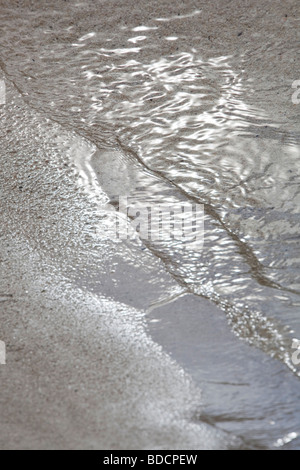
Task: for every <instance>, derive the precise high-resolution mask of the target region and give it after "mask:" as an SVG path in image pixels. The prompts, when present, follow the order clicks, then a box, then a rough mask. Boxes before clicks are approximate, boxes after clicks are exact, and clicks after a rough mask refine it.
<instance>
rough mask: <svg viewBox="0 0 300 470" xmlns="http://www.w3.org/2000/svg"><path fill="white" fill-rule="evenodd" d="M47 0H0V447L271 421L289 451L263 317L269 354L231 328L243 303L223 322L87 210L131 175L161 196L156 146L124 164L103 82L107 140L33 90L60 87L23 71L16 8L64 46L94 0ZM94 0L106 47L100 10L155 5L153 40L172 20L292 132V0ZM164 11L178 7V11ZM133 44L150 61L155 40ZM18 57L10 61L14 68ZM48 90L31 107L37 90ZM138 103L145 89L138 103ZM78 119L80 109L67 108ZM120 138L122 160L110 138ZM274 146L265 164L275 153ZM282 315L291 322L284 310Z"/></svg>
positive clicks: (295, 427) (251, 440)
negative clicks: (35, 0) (224, 61)
mask: <svg viewBox="0 0 300 470" xmlns="http://www.w3.org/2000/svg"><path fill="white" fill-rule="evenodd" d="M17 3H18V5H17ZM46 3H47V2H45V3H44V2H40V3H39V7H36V6H31V3H30V2H26V1H24V2H15V6H13V7H12V6H11V5H12V4H14V2H9V5H8V2H4V1H0V5H3V11H4V13H5V14H4V16H3V20H2V21H3V22H4V30H5V31H9V33H8V35H7V38H6V36H4V39H3V51H4V52H3V53H2V52H1V53H0V66H1V72H0V73H1V75H0V79H4V80H5V82H6V86H7V96H6V105H1V106H0V113H1V141H2V150H1V169H0V188H1V191H0V198H1V213H0V218H1V232H0V239H1V244H0V266H1V272H0V280H1V288H0V311H1V325H0V340H3V341H5V343H6V350H7V361H6V362H7V364H6V365H5V366H2V365H0V377H1V383H2V387H1V392H0V408H1V409H0V415H1V419H0V448H1V449H179V448H181V449H182V448H185V449H228V448H234V449H239V448H276V447H280V446H281V445H282V442H283V441H281V440H280V439H282V438H284V437H286V436H290V441H291V443H290V444H289V437H286V442H287V445H286V448H288V447H289V445H290V447H291V448H297V447H298V446H299V437H298V439H297V433H298V432H299V411H298V405H297V403H299V391H298V380H299V379H298V377H296V376H295V375H293V374H292V372H291V370H290V369H288V368H287V367H286V364H285V362H284V358H285V357H286V356H285V355H286V354H287V355H288V353H289V350H288V339H286V337H285V336H284V335H283V333H282V331H281V329H280V327H278V329H276V328H277V324H276V323H275V320H274V324H275V326H276V328H275V327H274V328H275V329H272V330H271V329H270V330H268V331H267V335H268V334H269V333H270V331H271V333H272V335H270V338H271V339H272V340H273V339H274V336H275V337H276V338H277V339H278V343H276V347H277V346H278V350H279V351H281V352H280V353H279V354H277V356H276V354H274V355H275V356H276V357H277V358H278V359H280V361H281V362H280V361H279V360H277V359H274V358H271V357H270V356H271V355H272V353H273V351H274V348H273V350H271V352H270V350H269V349H268V344H267V340H266V337H265V336H263V335H262V340H261V337H260V338H259V341H260V343H259V341H258V340H257V337H256V336H255V335H254V340H253V341H252V338H250V340H249V343H250V344H254V345H256V346H257V345H258V347H260V346H261V344H264V341H265V343H266V346H265V350H264V348H263V346H262V347H261V349H255V348H253V347H251V346H249V345H248V344H247V343H246V342H242V341H240V340H239V339H238V338H237V336H239V335H240V336H242V335H241V334H240V331H241V330H243V331H244V330H245V331H246V333H245V335H244V339H246V336H247V334H248V330H247V328H248V327H249V330H251V328H252V327H253V325H254V326H255V322H254V323H251V320H252V319H251V318H250V320H249V324H248V323H247V324H244V323H243V320H244V318H241V319H239V318H232V317H230V315H228V318H229V320H230V321H231V323H230V321H228V318H226V316H225V315H224V310H222V308H221V307H222V305H221V306H218V305H216V304H215V303H213V302H211V301H209V300H207V299H204V298H203V292H200V294H201V295H198V293H196V294H197V295H195V294H193V293H192V289H191V288H190V286H189V285H188V283H183V282H181V279H180V276H179V275H177V273H176V272H175V271H174V270H173V271H172V270H171V269H169V267H168V263H167V262H165V259H164V258H163V257H158V256H154V255H153V251H154V250H152V249H151V247H149V246H145V245H144V244H143V243H142V242H141V241H139V240H136V241H134V242H130V243H129V242H128V243H127V242H120V241H116V240H109V239H108V240H107V239H104V240H103V238H102V237H101V236H100V235H101V231H104V230H105V219H103V211H102V212H101V210H102V209H103V207H105V206H106V204H107V203H111V202H112V200H111V198H112V196H114V195H115V193H116V190H118V189H119V188H122V190H125V189H126V192H128V190H130V189H132V188H135V189H136V188H138V186H139V184H140V183H141V181H142V183H143V184H144V183H145V184H144V186H143V187H144V189H145V187H147V188H148V189H149V191H150V190H152V195H153V197H154V199H155V197H156V196H157V194H160V190H161V188H163V189H162V193H161V194H163V195H164V197H171V198H174V197H175V196H176V197H178V195H177V193H176V195H175V196H174V192H173V189H172V191H171V190H170V188H169V186H168V185H166V181H164V183H163V185H162V186H161V182H159V183H157V190H156V183H155V181H156V178H157V172H156V170H160V167H159V163H160V162H159V159H157V161H156V165H155V166H154V167H153V173H151V171H152V168H150V170H151V171H150V173H151V175H150V176H149V172H148V170H147V169H146V170H145V169H144V170H143V171H144V173H143V172H141V170H140V165H141V162H136V161H135V162H134V163H132V158H131V156H130V149H128V148H127V147H126V138H127V137H126V135H127V134H126V132H127V133H129V130H130V129H129V130H128V129H127V128H126V125H127V124H126V123H125V128H122V127H121V124H120V123H119V122H118V107H117V106H116V111H114V108H113V106H114V105H115V103H117V104H118V100H119V98H118V97H114V96H112V98H111V104H112V105H113V106H112V111H111V112H112V113H113V111H114V112H115V114H113V117H112V119H113V120H115V121H114V122H115V123H117V124H116V130H115V132H116V135H117V139H116V140H114V141H110V139H112V138H111V135H110V134H109V132H107V134H106V128H105V126H104V125H103V128H100V131H99V132H97V131H95V128H96V129H97V125H98V124H99V126H100V125H101V119H100V121H99V122H98V121H96V122H95V123H94V122H92V123H91V125H90V127H89V126H88V125H86V127H85V124H81V123H80V120H79V118H78V117H77V116H78V115H77V114H76V112H75V111H74V114H73V111H72V112H70V114H68V113H69V108H68V104H69V101H68V100H69V95H68V94H67V93H64V91H63V83H64V82H62V89H61V91H60V92H58V95H57V96H56V95H55V94H54V95H53V96H51V99H50V96H49V90H50V92H51V93H52V91H53V90H56V92H57V90H58V89H59V87H58V88H55V86H53V90H52V89H51V83H52V82H53V83H55V85H56V82H55V80H56V76H55V75H54V74H52V76H51V74H50V73H49V75H48V72H47V71H44V72H43V73H41V74H40V75H39V71H40V70H42V66H43V64H42V62H41V63H39V60H40V59H39V58H38V55H34V54H32V56H31V46H29V48H28V51H27V53H28V56H26V57H25V56H24V57H20V58H18V56H17V55H16V51H17V50H18V40H17V37H18V34H19V29H18V28H19V26H18V25H19V24H23V23H22V19H24V20H26V21H25V23H24V26H22V27H24V28H25V32H26V31H27V32H28V38H29V37H30V38H31V37H34V39H33V43H34V41H35V39H36V37H35V36H30V34H31V33H32V31H33V29H34V28H33V29H31V28H32V26H31V16H30V12H31V11H32V14H33V16H34V17H35V15H36V22H37V28H36V30H35V31H38V33H34V34H37V35H38V34H41V35H42V33H43V32H44V31H48V33H49V34H50V33H51V34H52V33H53V29H54V33H55V34H56V33H57V36H59V37H60V40H62V42H64V41H65V44H68V43H69V42H72V41H75V39H76V38H77V39H78V37H81V36H83V35H85V34H87V33H88V32H90V30H92V29H93V28H94V24H92V23H93V22H94V20H93V18H94V13H95V11H94V10H95V6H94V4H93V2H86V5H85V7H84V13H85V14H84V15H82V12H81V10H80V8H81V6H80V4H79V3H78V4H77V3H76V5H75V6H74V5H73V6H71V5H69V4H67V3H66V2H60V1H57V2H54V3H55V8H53V12H51V10H50V9H49V7H48V6H47V4H46ZM62 3H63V5H62ZM99 4H101V18H102V20H101V21H102V22H103V27H104V28H107V31H110V32H111V31H116V32H115V37H114V42H115V44H116V45H115V47H117V46H118V47H119V46H120V47H121V46H122V44H118V41H121V35H120V34H119V29H116V30H115V25H118V27H121V28H134V27H139V25H147V24H148V23H149V21H150V20H151V19H153V18H154V17H155V18H159V19H160V22H161V24H164V25H165V24H166V26H164V28H165V29H168V35H169V36H168V37H171V38H172V37H173V34H175V33H174V28H175V26H174V24H176V34H178V35H181V36H182V37H183V39H182V42H181V46H182V47H183V49H184V50H188V48H190V47H191V44H190V38H191V37H192V38H193V41H194V42H195V44H194V47H195V48H198V49H199V47H201V53H202V58H203V61H205V60H210V59H211V58H216V57H220V56H228V57H229V56H232V64H233V65H234V66H235V68H236V70H237V71H238V73H243V76H244V79H245V81H247V80H249V82H247V86H248V85H249V83H250V84H251V83H252V86H253V94H252V95H251V94H249V95H248V99H249V101H248V104H249V105H250V104H252V105H253V106H254V107H255V106H258V104H259V105H260V106H261V107H262V108H264V109H267V110H268V112H269V114H270V115H272V117H273V119H274V123H275V122H281V129H282V132H283V134H284V131H285V130H286V131H287V140H289V139H292V140H293V141H294V142H296V143H297V142H298V144H299V137H297V136H298V134H297V133H298V121H299V119H298V118H299V112H298V108H296V107H295V105H293V104H292V102H291V94H292V93H291V83H292V82H293V81H294V80H295V79H297V78H298V79H299V78H300V77H298V75H297V74H298V68H297V67H298V62H297V61H296V60H295V55H294V45H295V41H296V40H299V36H297V34H298V33H297V28H298V26H299V7H298V5H297V2H296V1H294V0H288V1H286V2H284V4H283V3H282V2H279V1H277V0H276V1H268V2H264V4H263V5H262V4H261V2H257V1H249V2H248V1H244V2H243V1H237V0H236V1H229V2H225V1H221V0H220V1H217V2H210V3H207V2H192V1H189V2H187V5H185V6H183V5H182V3H181V2H179V3H177V2H175V3H172V4H170V2H167V1H166V2H165V1H160V2H155V4H154V3H153V2H147V3H146V4H145V2H132V1H129V0H128V1H125V2H123V3H122V5H121V4H120V3H119V2H115V1H112V2H99ZM14 8H15V12H13V9H14ZM31 9H32V10H31ZM61 9H62V15H61V18H62V19H61V21H62V22H63V21H64V18H69V15H72V18H73V19H74V21H75V20H76V17H77V19H78V24H79V26H78V31H77V30H76V34H75V33H74V37H72V38H69V37H68V34H69V33H68V32H67V30H66V29H63V25H62V24H60V23H59V20H58V10H59V11H60V10H61ZM13 13H15V14H13ZM76 15H77V16H76ZM185 15H186V18H185ZM178 16H180V17H182V18H183V19H182V21H181V23H178V24H177V17H178ZM50 18H51V21H50ZM166 18H167V19H168V22H166V21H165V22H164V21H163V20H164V19H166ZM99 21H100V20H99ZM19 22H20V23H19ZM27 22H28V23H27ZM66 23H67V21H66ZM150 23H151V21H150ZM49 25H50V26H51V28H50V26H49ZM151 25H152V23H151ZM64 26H68V25H67V24H66V25H64ZM56 30H57V31H56ZM39 31H40V33H39ZM51 31H52V32H51ZM164 31H165V30H164ZM29 32H30V34H29ZM48 33H47V34H48ZM43 34H44V33H43ZM60 34H61V36H60ZM72 34H73V33H72ZM135 34H137V35H142V34H143V32H139V31H137V32H136V33H135ZM184 38H186V39H184ZM77 39H76V41H77ZM29 40H32V39H29ZM51 40H52V36H51ZM155 40H156V39H155ZM53 41H54V39H53ZM157 41H158V42H159V43H160V41H161V38H160V37H157ZM276 41H277V42H276ZM79 44H80V42H79ZM174 44H175V43H174ZM161 45H162V46H161V47H162V49H161V55H162V56H167V55H168V54H170V53H176V51H174V48H175V45H173V43H172V40H169V41H167V42H164V43H163V42H162V41H161ZM289 45H293V47H290V48H289ZM133 47H134V45H133ZM61 50H62V51H64V48H62V49H61ZM59 51H60V49H59ZM283 52H284V53H283ZM43 54H45V51H44V50H43ZM62 54H63V52H62ZM148 54H149V63H150V61H151V60H152V58H153V57H154V56H155V54H156V51H154V50H153V49H151V50H149V51H148ZM59 57H60V59H61V56H59ZM74 57H77V56H76V54H75V53H74ZM104 60H105V59H103V61H104ZM107 60H108V61H109V60H110V58H109V59H107ZM19 61H21V62H22V61H24V64H25V65H24V67H23V69H22V67H20V70H19V69H18V63H19ZM75 63H76V60H75ZM73 65H74V64H73V62H72V61H71V60H70V69H71V67H73ZM76 66H77V64H76ZM103 67H104V65H103ZM60 73H61V75H60ZM57 76H58V77H60V79H61V77H62V76H64V72H59V73H57ZM121 81H122V76H121ZM32 83H33V84H32ZM34 83H38V84H39V86H37V85H36V86H35V85H34ZM212 83H213V84H214V79H212ZM257 83H259V86H256V84H257ZM249 86H250V85H249ZM47 87H48V91H47V93H46V94H45V96H46V99H45V102H44V107H40V108H39V107H37V106H36V104H37V103H39V96H38V90H39V89H40V90H42V91H43V92H44V91H45V89H46V90H47ZM49 87H50V88H49ZM79 89H81V88H80V86H79ZM70 90H71V88H70ZM68 93H69V94H70V95H71V91H69V89H68ZM74 93H75V95H76V92H74ZM41 96H43V93H41ZM62 96H64V99H62ZM78 96H80V95H78ZM250 96H252V99H250ZM52 98H53V102H55V103H56V106H55V107H51V106H52V105H51V100H52ZM41 100H42V101H43V98H41ZM70 100H71V101H72V100H74V98H70ZM76 104H77V103H73V105H74V107H76V106H75V105H76ZM109 104H110V103H109ZM149 109H150V110H151V104H150V102H149V108H146V107H145V109H144V108H143V110H142V111H143V112H144V110H146V111H147V110H149ZM109 111H110V110H109ZM100 115H101V113H100ZM82 116H85V117H87V116H88V113H86V110H85V109H84V107H83V110H82ZM121 118H122V116H121ZM137 118H138V116H137ZM137 122H138V119H137ZM250 124H251V123H249V126H250ZM254 125H255V122H254V120H253V126H254ZM118 126H119V129H122V131H120V132H119V133H120V134H121V135H118ZM128 128H130V126H129V125H128ZM74 129H76V130H74ZM265 133H266V141H267V142H268V139H269V138H270V136H271V138H272V136H273V134H274V135H275V134H276V132H274V133H273V134H272V130H271V129H270V128H269V130H267V131H265ZM283 134H282V135H283ZM273 137H274V136H273ZM279 137H280V136H279ZM279 137H278V135H277V134H276V138H275V140H276V139H277V138H279ZM120 139H121V140H122V139H124V142H125V143H124V146H123V147H122V148H125V149H126V148H127V150H128V151H127V152H125V157H124V156H122V155H121V157H120V146H118V145H117V144H116V142H119V140H120ZM258 145H259V144H258ZM121 150H122V149H121ZM268 150H269V147H268ZM121 154H122V152H121ZM116 155H117V157H114V159H113V158H112V156H116ZM146 156H147V155H146ZM93 158H94V161H93ZM276 158H278V160H279V162H280V158H281V154H278V157H276ZM111 161H112V162H114V164H113V165H112V164H111ZM149 161H150V163H149V165H150V166H151V163H152V162H151V159H150V158H149ZM295 161H296V157H295ZM87 162H89V167H88V168H87V166H86V165H87ZM97 162H98V163H97ZM116 162H117V163H116ZM118 165H119V166H118ZM116 167H117V170H116ZM104 168H105V171H103V169H104ZM91 172H92V173H91ZM93 172H94V173H93ZM158 173H159V172H158ZM91 174H92V176H91ZM120 175H122V177H120ZM145 175H146V176H145ZM147 185H148V186H147ZM137 190H138V189H137ZM99 207H100V208H102V209H101V210H100V211H99ZM95 228H96V229H95ZM174 272H175V274H174ZM176 276H177V277H176ZM264 281H265V280H264V279H263V282H264ZM268 287H269V286H268ZM205 296H206V297H208V294H207V295H205ZM275 313H276V312H275ZM275 313H274V315H275ZM254 317H255V315H254ZM239 322H240V323H241V325H242V326H241V325H240V324H239ZM293 322H294V325H293V326H294V327H295V329H297V328H298V327H299V325H298V321H297V319H295V317H293V316H292V315H291V317H290V324H292V323H293ZM274 324H272V326H274ZM249 325H250V326H249ZM240 326H241V328H240V330H239V327H240ZM234 329H236V330H237V332H238V335H236V336H235V335H234V334H233V333H232V330H234ZM277 334H278V335H277ZM276 335H277V336H276ZM267 338H268V336H267ZM255 340H257V342H255ZM270 342H271V340H270ZM280 347H282V348H283V349H280ZM282 351H283V353H282ZM266 352H267V354H266ZM281 353H282V354H281ZM280 354H281V355H280ZM201 390H203V392H201ZM260 406H261V408H260ZM291 410H293V413H292V414H291ZM241 423H242V424H241ZM249 423H250V424H249ZM275 423H276V424H275ZM235 436H239V437H235Z"/></svg>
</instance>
